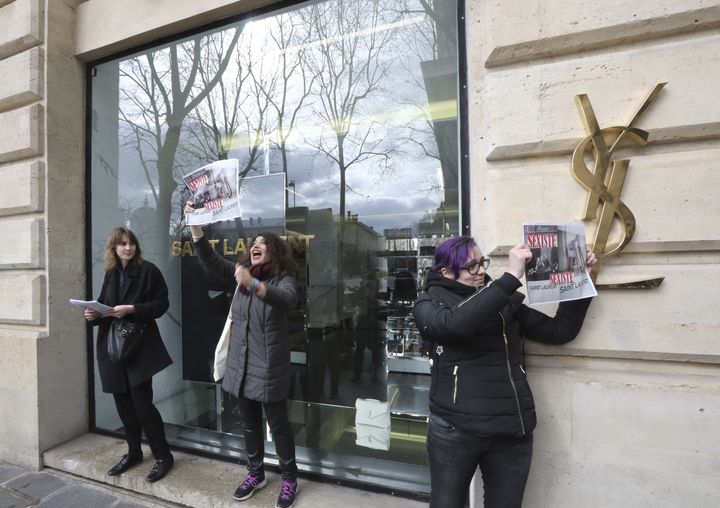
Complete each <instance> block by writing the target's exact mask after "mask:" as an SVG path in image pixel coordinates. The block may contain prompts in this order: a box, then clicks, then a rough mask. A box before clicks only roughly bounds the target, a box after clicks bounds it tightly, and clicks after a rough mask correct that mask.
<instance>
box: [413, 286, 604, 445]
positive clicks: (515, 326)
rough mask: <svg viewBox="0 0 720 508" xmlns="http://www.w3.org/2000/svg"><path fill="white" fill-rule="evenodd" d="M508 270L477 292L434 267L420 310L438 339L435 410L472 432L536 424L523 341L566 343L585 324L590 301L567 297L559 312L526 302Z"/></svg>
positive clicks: (518, 431) (422, 326) (517, 431)
mask: <svg viewBox="0 0 720 508" xmlns="http://www.w3.org/2000/svg"><path fill="white" fill-rule="evenodd" d="M520 286H521V284H520V281H519V280H517V279H516V278H515V277H513V276H512V275H510V274H508V273H506V274H504V275H503V276H502V277H500V278H499V279H497V280H495V281H492V283H490V284H488V285H487V286H484V287H482V288H480V289H479V290H477V291H476V290H475V288H473V287H471V286H467V285H465V284H461V283H459V282H457V281H455V280H452V279H447V278H445V277H443V276H442V275H440V274H438V273H435V272H430V274H429V276H428V281H427V284H426V288H425V289H426V291H427V293H426V294H424V295H423V296H421V297H420V298H418V300H417V302H416V303H415V307H414V309H413V315H414V316H415V321H416V323H417V325H418V329H419V330H420V334H421V335H422V337H423V339H424V340H425V341H426V342H431V343H432V344H433V345H432V346H431V351H432V358H433V367H432V380H431V384H430V412H431V413H433V414H436V415H438V416H440V417H441V418H443V419H444V420H446V421H448V422H450V423H452V424H453V425H455V426H457V427H459V428H461V429H464V430H466V431H468V432H471V433H474V434H478V435H483V436H494V435H505V436H515V437H521V436H523V435H525V434H530V433H531V432H532V431H533V429H534V428H535V424H536V417H535V403H534V401H533V396H532V392H531V391H530V386H529V385H528V382H527V378H526V376H525V369H524V367H523V365H522V362H523V351H522V348H523V339H524V338H525V337H527V338H528V339H530V340H535V341H538V342H545V343H549V344H564V343H566V342H569V341H571V340H573V339H574V338H575V336H576V335H577V334H578V332H579V331H580V328H581V327H582V324H583V320H584V319H585V313H586V312H587V309H588V306H589V305H590V300H591V299H590V298H586V299H582V300H575V301H570V302H562V303H561V304H560V306H559V307H558V311H557V313H556V315H555V317H552V318H551V317H549V316H547V315H545V314H543V313H542V312H539V311H537V310H535V309H532V308H530V307H528V306H526V305H523V304H522V300H523V298H524V295H523V294H522V293H519V292H517V289H518V288H519V287H520Z"/></svg>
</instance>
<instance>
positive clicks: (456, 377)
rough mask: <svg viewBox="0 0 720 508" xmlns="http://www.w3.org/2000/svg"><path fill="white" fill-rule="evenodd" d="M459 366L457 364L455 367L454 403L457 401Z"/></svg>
mask: <svg viewBox="0 0 720 508" xmlns="http://www.w3.org/2000/svg"><path fill="white" fill-rule="evenodd" d="M457 373H458V366H457V365H456V366H455V368H454V369H453V404H455V403H456V402H457V381H458V375H457Z"/></svg>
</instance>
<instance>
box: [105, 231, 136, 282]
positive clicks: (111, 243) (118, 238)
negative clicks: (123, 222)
mask: <svg viewBox="0 0 720 508" xmlns="http://www.w3.org/2000/svg"><path fill="white" fill-rule="evenodd" d="M125 238H127V239H128V240H129V241H130V243H132V244H135V255H134V256H133V258H132V259H131V260H130V261H131V262H134V263H137V264H138V265H139V264H141V263H142V262H143V258H142V251H141V250H140V242H139V241H138V239H137V236H135V233H133V232H132V231H130V230H129V229H127V228H123V227H119V228H115V229H113V230H112V231H110V236H108V239H107V244H106V245H105V271H110V270H113V269H115V267H116V266H118V265H122V263H121V262H120V258H118V255H117V252H116V247H117V246H118V245H120V243H121V242H122V241H123V240H124V239H125Z"/></svg>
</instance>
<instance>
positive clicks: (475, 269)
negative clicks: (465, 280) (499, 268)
mask: <svg viewBox="0 0 720 508" xmlns="http://www.w3.org/2000/svg"><path fill="white" fill-rule="evenodd" d="M489 266H490V258H486V257H481V258H480V259H471V260H470V261H468V262H467V263H465V264H464V265H463V267H462V270H467V271H468V272H470V274H471V275H477V274H478V273H480V267H482V268H483V270H487V269H488V267H489Z"/></svg>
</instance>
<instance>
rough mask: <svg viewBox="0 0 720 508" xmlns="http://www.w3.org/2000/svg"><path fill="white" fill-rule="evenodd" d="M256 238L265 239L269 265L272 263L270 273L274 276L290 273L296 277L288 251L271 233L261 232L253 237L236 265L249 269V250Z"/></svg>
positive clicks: (295, 266) (295, 270) (278, 238)
mask: <svg viewBox="0 0 720 508" xmlns="http://www.w3.org/2000/svg"><path fill="white" fill-rule="evenodd" d="M258 236H262V237H263V238H264V239H265V245H266V246H267V250H268V252H269V253H270V263H272V273H273V275H274V276H277V275H279V274H281V273H282V272H290V273H292V274H293V275H297V264H296V263H295V260H294V259H293V258H292V255H291V253H290V249H289V248H288V246H287V245H285V242H283V241H282V239H281V238H280V237H279V236H278V235H277V234H275V233H273V232H272V231H263V232H262V233H260V234H257V235H255V236H254V237H253V239H252V241H251V242H250V245H249V246H248V249H247V252H246V253H245V254H244V255H243V257H242V258H240V260H239V261H238V264H241V265H244V266H247V267H249V266H250V265H251V264H252V263H251V262H250V249H251V248H252V245H253V244H254V243H255V240H256V239H257V237H258Z"/></svg>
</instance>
